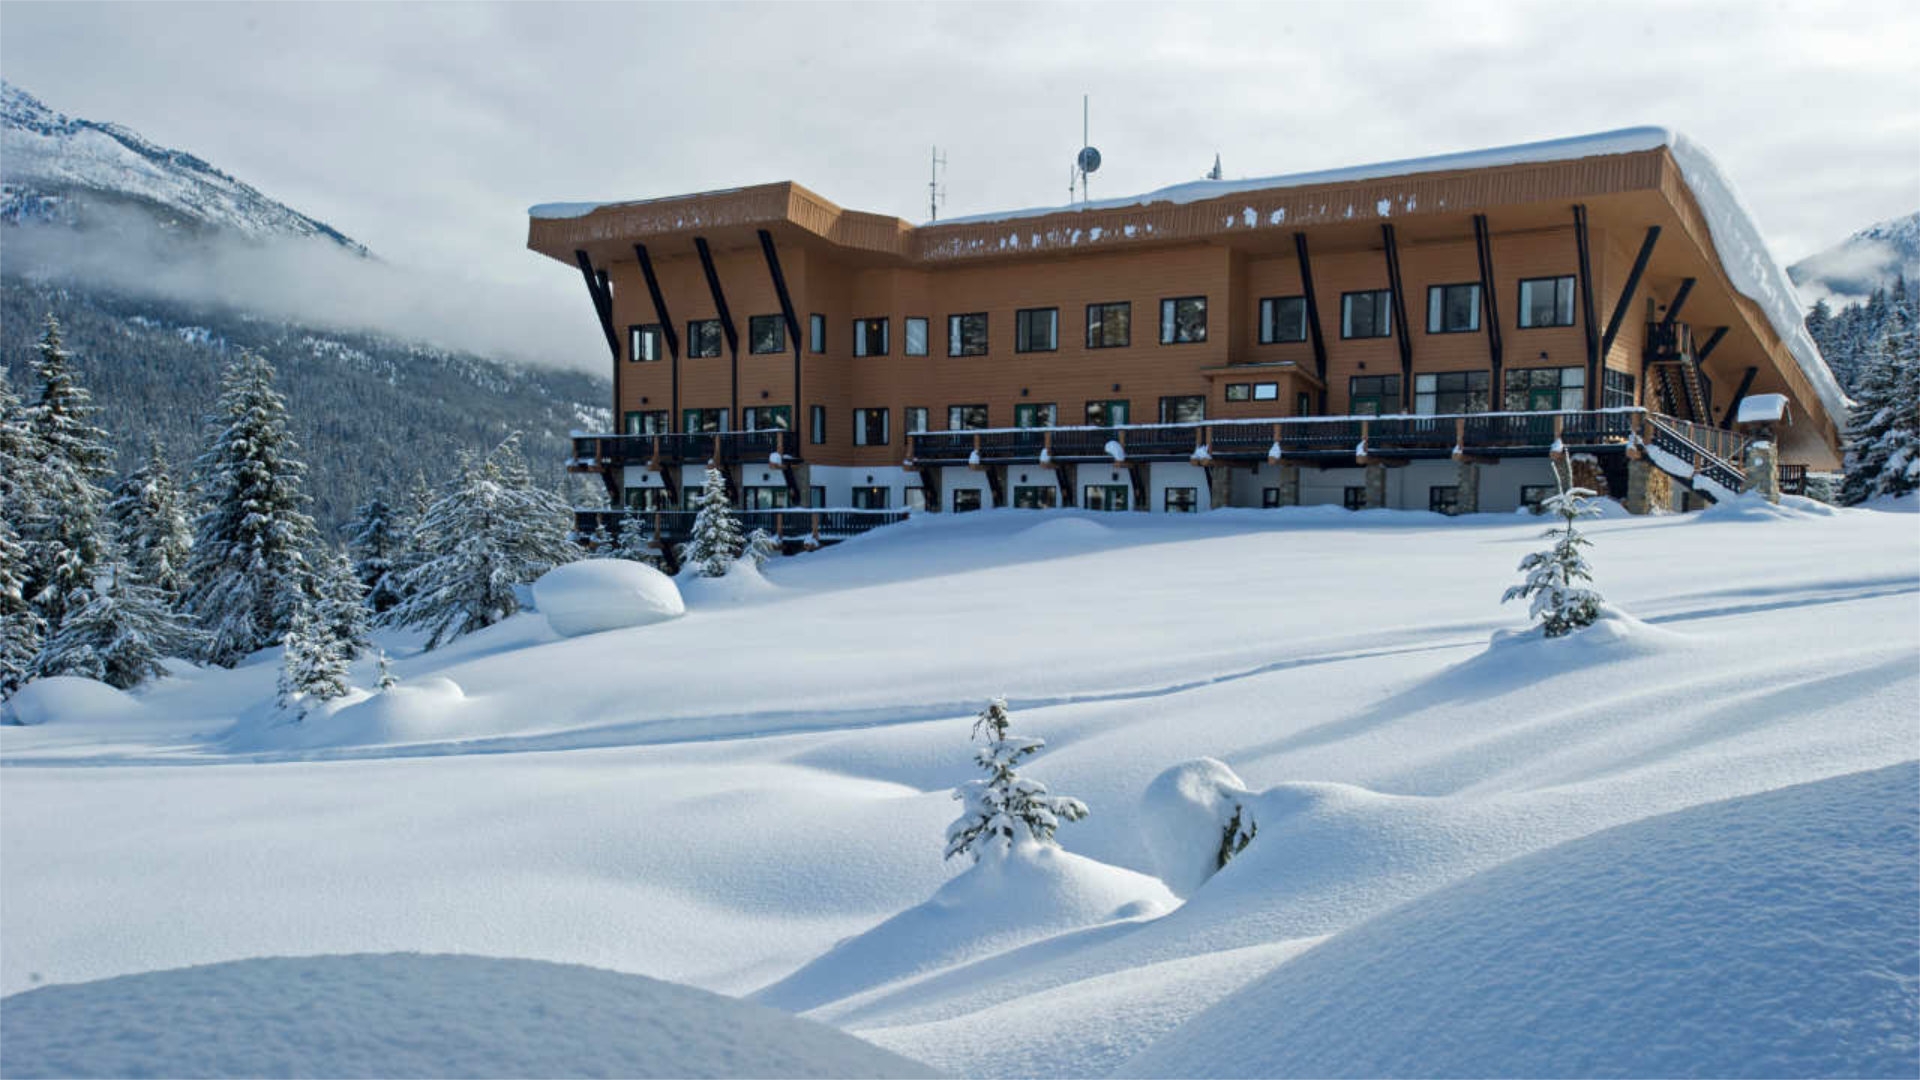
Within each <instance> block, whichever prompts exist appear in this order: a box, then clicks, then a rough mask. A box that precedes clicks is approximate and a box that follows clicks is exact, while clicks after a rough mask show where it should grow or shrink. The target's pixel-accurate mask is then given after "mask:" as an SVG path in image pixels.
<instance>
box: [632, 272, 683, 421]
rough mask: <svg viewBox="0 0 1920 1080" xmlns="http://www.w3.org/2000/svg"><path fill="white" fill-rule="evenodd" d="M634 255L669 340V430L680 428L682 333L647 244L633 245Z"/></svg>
mask: <svg viewBox="0 0 1920 1080" xmlns="http://www.w3.org/2000/svg"><path fill="white" fill-rule="evenodd" d="M633 257H634V258H635V259H638V260H639V262H640V276H641V277H642V278H645V279H646V282H647V297H648V298H649V299H651V300H652V301H653V314H654V317H655V318H657V319H659V320H660V336H661V337H663V338H665V339H666V341H667V359H668V360H669V361H670V362H671V364H672V367H673V402H672V404H671V406H670V408H672V409H673V411H672V412H671V413H669V414H667V430H668V431H679V430H680V333H679V331H677V330H675V329H674V328H673V316H672V315H670V314H668V312H667V298H666V296H665V294H663V293H661V291H660V278H659V277H658V276H656V275H655V274H654V272H653V257H652V256H650V255H648V254H647V245H645V244H635V245H633Z"/></svg>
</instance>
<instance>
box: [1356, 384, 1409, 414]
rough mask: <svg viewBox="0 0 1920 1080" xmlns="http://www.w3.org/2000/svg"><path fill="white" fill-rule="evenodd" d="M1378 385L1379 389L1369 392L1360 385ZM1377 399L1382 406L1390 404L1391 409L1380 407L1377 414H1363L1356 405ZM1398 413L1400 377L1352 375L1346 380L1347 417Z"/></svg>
mask: <svg viewBox="0 0 1920 1080" xmlns="http://www.w3.org/2000/svg"><path fill="white" fill-rule="evenodd" d="M1371 383H1377V384H1379V389H1378V390H1375V391H1371V392H1369V391H1368V390H1367V389H1366V388H1365V387H1364V386H1363V385H1362V384H1371ZM1374 399H1378V400H1379V401H1380V402H1381V403H1382V405H1383V406H1385V405H1386V404H1388V403H1391V406H1392V407H1391V408H1390V409H1389V408H1385V407H1382V408H1381V409H1380V411H1378V412H1371V413H1363V412H1361V411H1360V410H1359V409H1358V408H1357V403H1358V402H1360V401H1364V400H1374ZM1399 411H1400V376H1398V375H1353V376H1349V377H1348V378H1347V414H1348V415H1349V416H1388V415H1391V414H1392V413H1397V412H1399Z"/></svg>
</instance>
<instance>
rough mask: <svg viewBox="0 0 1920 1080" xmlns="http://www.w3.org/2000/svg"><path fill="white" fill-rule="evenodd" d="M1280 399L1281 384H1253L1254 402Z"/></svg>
mask: <svg viewBox="0 0 1920 1080" xmlns="http://www.w3.org/2000/svg"><path fill="white" fill-rule="evenodd" d="M1279 399H1280V384H1279V383H1271V382H1263V383H1254V384H1253V400H1255V401H1278V400H1279Z"/></svg>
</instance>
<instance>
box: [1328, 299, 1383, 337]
mask: <svg viewBox="0 0 1920 1080" xmlns="http://www.w3.org/2000/svg"><path fill="white" fill-rule="evenodd" d="M1392 333H1393V290H1392V289H1375V290H1373V291H1371V292H1350V293H1341V294H1340V336H1341V337H1343V338H1376V337H1387V336H1388V335H1390V334H1392Z"/></svg>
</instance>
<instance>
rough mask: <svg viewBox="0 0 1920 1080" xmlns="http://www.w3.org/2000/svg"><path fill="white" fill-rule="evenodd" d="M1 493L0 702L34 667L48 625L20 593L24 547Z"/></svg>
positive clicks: (24, 573) (9, 694) (10, 509)
mask: <svg viewBox="0 0 1920 1080" xmlns="http://www.w3.org/2000/svg"><path fill="white" fill-rule="evenodd" d="M6 499H7V496H6V494H5V493H4V492H0V511H4V512H0V701H5V700H6V699H7V698H10V697H12V696H13V692H14V691H15V690H18V689H20V686H21V684H22V683H25V682H26V681H27V677H28V676H29V675H30V674H31V672H32V670H33V660H34V657H36V656H38V655H40V649H41V646H42V645H43V644H44V643H45V641H46V633H47V624H46V621H45V620H43V619H41V618H40V613H39V612H38V611H35V610H34V608H33V605H32V604H29V603H27V598H26V596H25V594H24V592H23V588H24V584H25V580H26V572H27V549H26V547H25V546H24V545H22V544H21V543H20V536H19V534H18V533H16V532H15V531H14V528H13V514H12V512H11V511H12V507H11V504H10V503H9V502H7V501H5V500H6Z"/></svg>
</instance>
